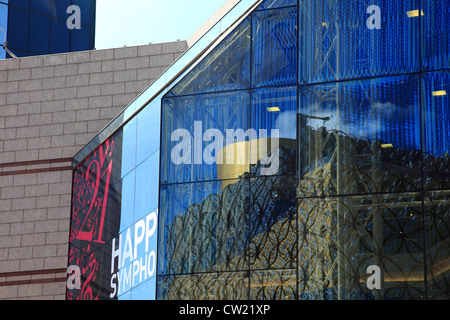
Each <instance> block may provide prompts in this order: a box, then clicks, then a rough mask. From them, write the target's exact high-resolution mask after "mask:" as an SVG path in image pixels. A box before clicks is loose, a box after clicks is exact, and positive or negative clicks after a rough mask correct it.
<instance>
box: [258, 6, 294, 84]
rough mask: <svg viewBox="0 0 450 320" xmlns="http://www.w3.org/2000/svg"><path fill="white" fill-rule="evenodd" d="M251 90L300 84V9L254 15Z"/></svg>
mask: <svg viewBox="0 0 450 320" xmlns="http://www.w3.org/2000/svg"><path fill="white" fill-rule="evenodd" d="M252 21H253V26H252V67H253V68H252V72H253V75H252V86H253V87H255V86H266V85H277V84H289V83H295V82H296V80H297V8H282V9H276V10H275V9H274V10H265V11H257V12H255V13H253V18H252Z"/></svg>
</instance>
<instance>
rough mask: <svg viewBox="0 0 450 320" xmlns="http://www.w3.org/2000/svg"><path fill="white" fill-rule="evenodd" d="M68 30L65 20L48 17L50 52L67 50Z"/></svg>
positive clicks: (68, 43)
mask: <svg viewBox="0 0 450 320" xmlns="http://www.w3.org/2000/svg"><path fill="white" fill-rule="evenodd" d="M69 41H70V31H69V29H68V28H67V26H66V21H65V20H58V19H53V18H52V19H50V53H64V52H69V45H70V42H69Z"/></svg>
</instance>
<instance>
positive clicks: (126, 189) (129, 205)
mask: <svg viewBox="0 0 450 320" xmlns="http://www.w3.org/2000/svg"><path fill="white" fill-rule="evenodd" d="M135 183H136V170H133V171H131V172H130V173H128V174H127V175H126V176H125V177H123V179H122V194H121V197H120V199H121V201H120V204H121V210H120V230H119V231H120V232H123V231H124V230H125V229H126V228H128V227H129V226H131V225H132V224H133V222H134V221H135V220H134V201H135Z"/></svg>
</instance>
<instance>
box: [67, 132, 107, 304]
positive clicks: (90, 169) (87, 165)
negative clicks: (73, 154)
mask: <svg viewBox="0 0 450 320" xmlns="http://www.w3.org/2000/svg"><path fill="white" fill-rule="evenodd" d="M113 153H114V141H113V139H112V138H110V139H108V140H107V141H106V142H105V143H103V144H102V145H101V146H100V147H99V148H98V149H97V150H96V151H95V152H94V153H93V154H92V155H91V156H90V157H88V158H87V159H86V160H85V161H84V162H83V163H81V164H80V165H79V166H78V167H77V168H76V169H75V171H74V175H73V190H72V224H71V230H70V243H69V246H70V248H69V263H68V265H69V267H70V266H76V267H78V268H79V269H80V271H81V275H80V276H81V285H80V289H69V290H68V291H67V299H68V300H97V299H99V297H100V296H101V295H102V294H106V293H102V292H101V290H102V288H104V286H102V284H101V283H100V281H102V278H103V277H102V276H101V273H102V272H103V269H105V268H104V267H103V264H104V262H105V261H108V259H105V257H104V254H105V253H104V250H102V245H104V244H105V233H104V231H105V218H106V211H107V206H108V199H109V198H108V196H109V193H110V183H111V172H112V168H113ZM106 269H107V268H106Z"/></svg>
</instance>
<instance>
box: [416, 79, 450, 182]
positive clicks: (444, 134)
mask: <svg viewBox="0 0 450 320" xmlns="http://www.w3.org/2000/svg"><path fill="white" fill-rule="evenodd" d="M449 95H450V72H448V71H442V72H433V73H427V74H425V76H424V77H423V95H422V96H423V99H424V101H423V104H424V108H425V110H424V117H425V118H424V172H425V188H426V189H429V190H435V189H448V188H450V120H449V119H450V96H449Z"/></svg>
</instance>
